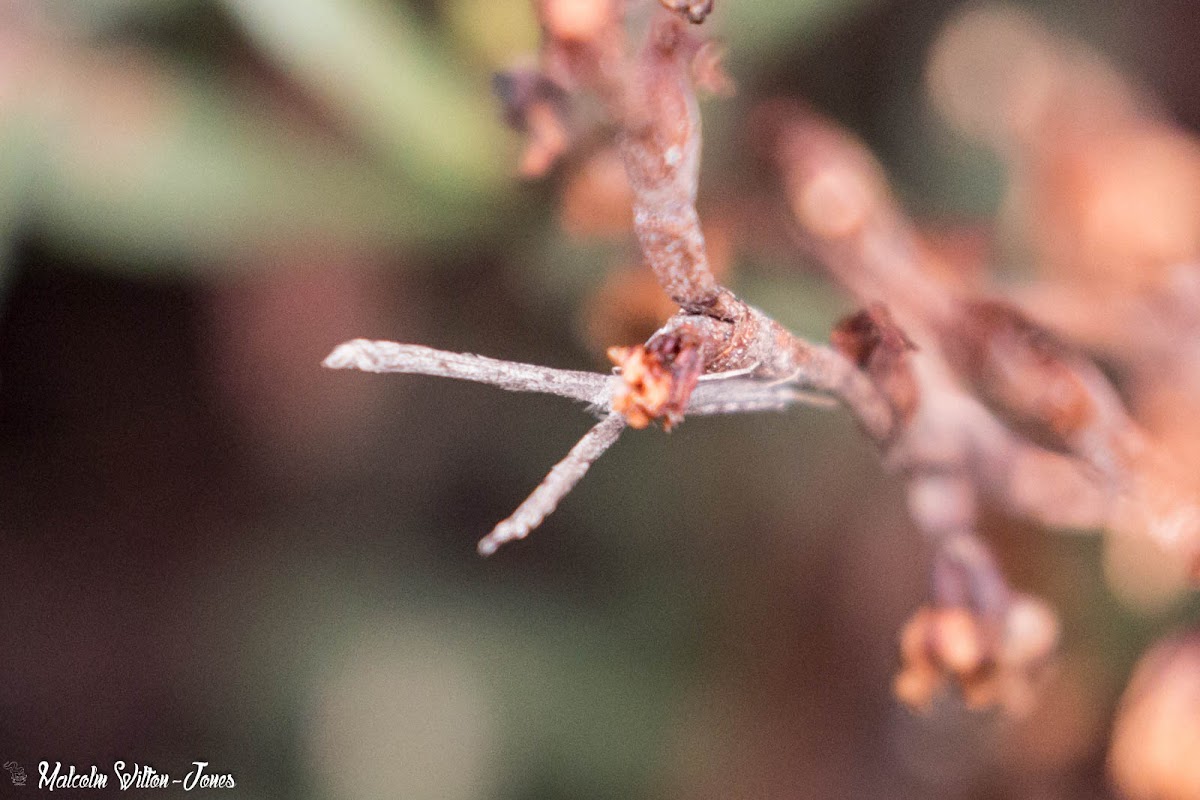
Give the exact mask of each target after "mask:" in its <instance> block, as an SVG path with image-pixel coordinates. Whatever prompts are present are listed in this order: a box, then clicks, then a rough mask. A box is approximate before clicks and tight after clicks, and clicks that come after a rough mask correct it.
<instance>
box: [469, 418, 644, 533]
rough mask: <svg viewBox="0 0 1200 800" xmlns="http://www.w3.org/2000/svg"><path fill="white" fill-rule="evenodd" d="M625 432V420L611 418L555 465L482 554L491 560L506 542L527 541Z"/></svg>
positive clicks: (497, 528) (493, 530)
mask: <svg viewBox="0 0 1200 800" xmlns="http://www.w3.org/2000/svg"><path fill="white" fill-rule="evenodd" d="M623 430H625V418H624V417H622V416H621V415H620V414H609V415H608V416H607V417H605V418H604V419H602V420H600V422H598V423H596V425H595V426H594V427H593V428H592V429H591V430H590V431H588V432H587V433H586V434H585V435H584V437H583V438H582V439H580V440H579V442H578V443H576V445H575V446H574V447H572V448H571V450H570V452H568V453H567V457H566V458H564V459H563V460H562V461H560V462H558V463H557V464H555V465H554V466H553V467H552V468H551V469H550V473H549V474H548V475H546V477H545V479H543V480H542V482H541V483H540V484H538V487H537V488H536V489H534V490H533V494H531V495H529V497H527V498H525V502H523V503H521V505H520V506H518V507H517V510H516V511H514V512H513V514H512V516H510V517H509V518H508V519H506V520H504V521H503V522H501V523H500V524H499V525H497V526H496V527H495V528H493V529H492V532H491V533H489V534H488V535H487V536H485V537H483V538H482V539H480V540H479V554H480V555H481V556H490V555H491V554H492V553H494V552H496V549H497V548H499V547H500V545H502V544H504V543H505V542H511V541H513V540H514V539H524V538H525V537H526V536H528V535H529V532H530V531H531V530H533V529H534V528H536V527H537V526H538V525H541V524H542V520H544V519H545V518H546V517H547V516H548V515H549V514H550V513H551V512H553V511H554V509H555V508H557V507H558V504H559V502H560V501H562V499H563V498H564V497H566V496H567V493H569V492H570V491H571V490H572V489H573V488H575V484H577V483H579V481H580V479H581V478H583V476H584V475H586V474H587V471H588V469H589V468H590V467H591V466H592V464H593V463H595V461H596V459H598V458H599V457H600V456H602V455H604V451H605V450H607V449H608V448H609V447H611V446H612V445H613V443H614V442H616V441H617V438H618V437H619V436H620V435H621V431H623Z"/></svg>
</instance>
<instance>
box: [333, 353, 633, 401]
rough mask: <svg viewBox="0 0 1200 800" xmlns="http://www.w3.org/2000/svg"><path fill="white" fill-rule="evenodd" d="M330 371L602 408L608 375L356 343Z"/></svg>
mask: <svg viewBox="0 0 1200 800" xmlns="http://www.w3.org/2000/svg"><path fill="white" fill-rule="evenodd" d="M322 365H323V366H325V367H328V368H330V369H357V370H362V371H363V372H401V373H409V374H416V375H434V376H437V377H441V378H457V379H459V380H466V381H475V382H476V383H489V384H491V385H492V386H499V387H500V388H501V389H507V390H508V391H510V392H537V393H540V394H554V395H558V396H559V397H569V398H571V399H573V400H581V401H583V402H585V403H594V404H597V405H602V406H603V405H606V404H607V400H608V393H609V392H610V391H611V387H610V376H608V375H602V374H600V373H595V372H577V371H574V370H565V369H550V368H548V367H538V366H534V365H533V364H520V363H517V362H515V361H500V360H498V359H494V358H487V357H485V356H477V355H472V354H471V353H448V352H446V351H445V350H435V349H433V348H432V347H422V346H421V345H417V344H398V343H397V342H383V341H369V340H367V339H354V340H353V341H350V342H346V343H345V344H341V345H338V346H337V347H336V348H335V349H334V351H333V352H332V353H330V354H329V356H328V357H327V358H326V359H325V361H324V362H323V364H322Z"/></svg>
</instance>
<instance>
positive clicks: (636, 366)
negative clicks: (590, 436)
mask: <svg viewBox="0 0 1200 800" xmlns="http://www.w3.org/2000/svg"><path fill="white" fill-rule="evenodd" d="M608 357H609V358H610V359H611V360H612V362H613V363H614V364H616V365H617V366H618V367H620V368H621V377H622V378H623V379H624V382H623V384H622V386H621V387H620V388H619V389H618V390H617V392H616V394H615V395H614V397H613V400H612V407H613V410H614V411H617V412H618V413H620V414H623V415H624V416H625V419H626V421H627V422H628V423H629V425H630V427H633V428H645V427H646V426H647V425H649V424H650V422H651V421H653V420H656V419H660V420H662V426H663V430H667V431H669V430H671V428H672V427H673V426H674V425H677V424H678V423H679V422H681V421H682V420H683V412H684V409H685V408H687V403H688V399H689V398H690V397H691V396H692V391H693V390H694V389H695V388H696V382H697V381H698V380H699V379H700V374H701V373H702V372H703V371H704V360H703V357H702V354H701V349H700V341H699V337H697V336H695V335H693V334H692V333H691V332H690V331H689V330H688V329H687V328H681V329H679V330H677V331H672V332H671V333H668V334H665V335H663V336H658V337H655V338H654V339H652V340H651V341H650V343H649V344H647V345H636V346H634V347H610V348H609V349H608Z"/></svg>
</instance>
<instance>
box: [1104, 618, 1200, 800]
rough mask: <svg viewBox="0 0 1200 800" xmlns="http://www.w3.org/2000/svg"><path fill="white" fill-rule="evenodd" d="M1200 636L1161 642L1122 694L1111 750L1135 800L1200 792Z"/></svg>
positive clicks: (1183, 797)
mask: <svg viewBox="0 0 1200 800" xmlns="http://www.w3.org/2000/svg"><path fill="white" fill-rule="evenodd" d="M1198 754H1200V635H1197V634H1195V633H1193V634H1190V635H1188V636H1186V637H1179V638H1175V639H1171V640H1168V641H1165V642H1162V643H1160V644H1158V645H1156V646H1155V647H1154V648H1153V649H1152V650H1151V651H1150V652H1149V653H1147V654H1146V655H1145V656H1143V657H1142V660H1141V662H1140V663H1139V665H1138V668H1137V670H1136V671H1135V672H1134V675H1133V679H1132V680H1131V681H1130V682H1129V688H1127V689H1126V690H1125V695H1124V696H1123V697H1122V698H1121V704H1120V707H1119V709H1118V711H1117V719H1116V725H1115V727H1114V730H1113V739H1112V747H1111V749H1110V751H1109V769H1110V771H1111V773H1112V776H1113V780H1115V781H1116V783H1117V786H1118V787H1119V788H1120V789H1121V791H1122V793H1124V794H1125V795H1126V796H1127V797H1129V798H1131V800H1194V799H1195V798H1197V797H1200V757H1197V755H1198Z"/></svg>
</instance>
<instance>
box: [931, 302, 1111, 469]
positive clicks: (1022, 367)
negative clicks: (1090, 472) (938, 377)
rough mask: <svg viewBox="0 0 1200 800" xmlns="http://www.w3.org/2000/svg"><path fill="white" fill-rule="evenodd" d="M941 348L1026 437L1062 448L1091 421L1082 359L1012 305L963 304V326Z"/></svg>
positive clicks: (948, 334) (1089, 392)
mask: <svg viewBox="0 0 1200 800" xmlns="http://www.w3.org/2000/svg"><path fill="white" fill-rule="evenodd" d="M944 344H945V345H946V349H947V352H948V354H949V355H950V356H951V357H952V358H953V359H954V361H955V365H956V366H957V368H958V369H959V370H960V371H961V372H962V373H963V374H964V375H966V376H967V377H968V379H969V380H971V381H972V382H973V383H974V384H975V385H976V386H977V387H978V388H979V390H980V391H981V392H982V393H983V394H984V396H985V398H986V399H987V400H988V401H990V404H992V405H994V406H996V407H998V408H1000V409H1001V410H1002V411H1004V412H1006V413H1007V415H1008V416H1011V417H1013V418H1015V419H1016V421H1019V422H1023V423H1025V425H1026V426H1027V427H1032V428H1034V430H1029V431H1027V432H1029V433H1032V434H1035V438H1039V439H1042V440H1045V439H1046V438H1047V436H1049V437H1050V439H1051V441H1050V442H1048V443H1049V444H1054V443H1056V442H1055V440H1057V442H1059V443H1061V441H1062V440H1065V439H1068V438H1070V437H1071V436H1073V435H1074V434H1076V433H1078V432H1079V431H1081V430H1082V429H1083V428H1085V427H1086V426H1087V425H1088V424H1090V423H1091V422H1092V421H1093V420H1094V419H1095V416H1096V413H1097V409H1096V405H1095V401H1094V399H1093V389H1094V388H1097V387H1095V386H1091V385H1089V381H1088V379H1087V378H1086V376H1085V375H1084V372H1083V370H1084V369H1085V367H1084V366H1083V362H1082V360H1081V359H1080V358H1079V356H1078V355H1077V354H1076V353H1074V352H1073V351H1072V349H1071V348H1070V347H1069V346H1067V345H1066V344H1065V343H1064V342H1062V341H1060V340H1059V339H1058V338H1057V337H1056V336H1054V335H1053V334H1052V333H1050V332H1049V331H1048V330H1046V329H1045V328H1043V327H1042V326H1040V325H1038V324H1037V323H1036V322H1034V321H1033V320H1031V319H1029V318H1028V317H1026V316H1025V315H1024V314H1022V313H1021V312H1020V311H1018V310H1017V309H1016V308H1014V307H1012V306H1010V305H1007V304H1005V303H1001V302H996V301H988V300H980V301H973V302H967V303H964V306H963V312H962V315H961V324H959V325H955V326H954V328H953V330H948V331H947V332H946V334H945V336H944ZM1039 432H1040V433H1041V436H1036V434H1037V433H1039ZM1060 446H1061V444H1060Z"/></svg>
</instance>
